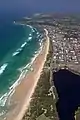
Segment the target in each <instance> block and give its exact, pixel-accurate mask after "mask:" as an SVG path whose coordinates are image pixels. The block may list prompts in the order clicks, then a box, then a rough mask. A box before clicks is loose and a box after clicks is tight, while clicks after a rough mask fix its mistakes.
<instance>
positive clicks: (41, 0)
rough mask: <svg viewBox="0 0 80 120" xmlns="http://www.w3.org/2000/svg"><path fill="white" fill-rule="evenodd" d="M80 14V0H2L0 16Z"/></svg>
mask: <svg viewBox="0 0 80 120" xmlns="http://www.w3.org/2000/svg"><path fill="white" fill-rule="evenodd" d="M51 12H53V13H80V1H79V0H50V1H49V0H47V1H46V0H14V1H12V0H6V1H5V0H1V1H0V16H2V15H8V14H11V15H13V16H14V15H20V14H21V16H26V15H31V14H35V13H51Z"/></svg>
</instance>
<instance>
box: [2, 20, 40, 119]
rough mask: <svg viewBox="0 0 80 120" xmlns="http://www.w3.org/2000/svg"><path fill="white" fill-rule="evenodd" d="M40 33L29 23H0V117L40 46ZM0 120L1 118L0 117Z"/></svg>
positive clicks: (29, 67)
mask: <svg viewBox="0 0 80 120" xmlns="http://www.w3.org/2000/svg"><path fill="white" fill-rule="evenodd" d="M41 38H42V34H41V33H40V31H38V30H37V29H36V28H33V27H32V26H29V25H18V24H14V23H13V21H10V22H1V23H0V118H2V116H4V115H5V113H6V112H7V111H8V108H7V106H6V101H7V99H8V97H9V96H10V95H12V93H13V92H14V89H15V86H16V85H18V84H19V83H20V80H21V78H23V77H24V76H25V74H26V73H27V72H28V71H29V70H31V64H32V62H33V61H34V59H35V57H36V56H37V55H38V54H39V51H40V49H41V46H42V39H41ZM0 120H1V119H0Z"/></svg>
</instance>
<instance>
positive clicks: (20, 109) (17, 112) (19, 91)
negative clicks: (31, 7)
mask: <svg viewBox="0 0 80 120" xmlns="http://www.w3.org/2000/svg"><path fill="white" fill-rule="evenodd" d="M44 30H45V32H46V40H45V42H44V45H43V48H42V50H41V52H40V54H39V55H38V56H37V58H36V59H35V61H34V62H33V64H32V68H33V71H29V73H28V74H27V75H26V77H25V78H24V79H23V80H22V81H21V83H20V84H19V85H18V86H17V87H16V88H15V92H14V94H13V95H12V97H11V103H13V105H14V106H15V107H14V109H13V110H11V111H10V112H9V113H8V114H7V118H6V120H21V119H22V118H23V115H24V114H25V111H26V110H27V109H28V106H29V103H30V100H31V96H32V94H33V93H34V91H35V88H36V85H37V82H38V80H39V78H40V75H41V72H42V70H43V66H44V63H45V61H46V58H47V54H48V51H49V37H48V31H47V30H46V29H44ZM14 101H16V102H14Z"/></svg>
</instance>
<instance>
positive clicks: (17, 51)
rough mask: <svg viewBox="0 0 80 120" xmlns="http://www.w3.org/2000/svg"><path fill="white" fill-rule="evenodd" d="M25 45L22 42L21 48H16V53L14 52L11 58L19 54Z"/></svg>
mask: <svg viewBox="0 0 80 120" xmlns="http://www.w3.org/2000/svg"><path fill="white" fill-rule="evenodd" d="M26 44H27V42H24V43H23V44H22V45H21V48H18V49H17V50H16V52H14V53H13V54H12V56H16V55H17V54H19V53H20V52H21V51H22V48H24V47H25V45H26Z"/></svg>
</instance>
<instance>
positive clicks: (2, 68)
mask: <svg viewBox="0 0 80 120" xmlns="http://www.w3.org/2000/svg"><path fill="white" fill-rule="evenodd" d="M7 65H8V63H5V64H3V65H2V66H1V67H0V75H1V74H2V73H3V72H4V70H5V69H6V67H7Z"/></svg>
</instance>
